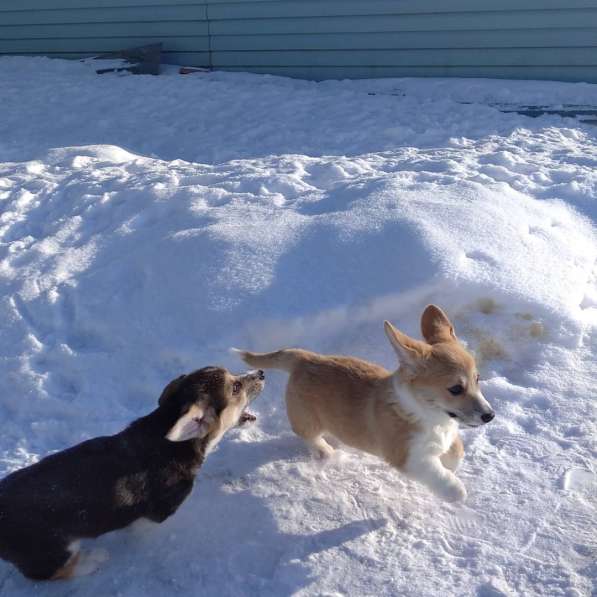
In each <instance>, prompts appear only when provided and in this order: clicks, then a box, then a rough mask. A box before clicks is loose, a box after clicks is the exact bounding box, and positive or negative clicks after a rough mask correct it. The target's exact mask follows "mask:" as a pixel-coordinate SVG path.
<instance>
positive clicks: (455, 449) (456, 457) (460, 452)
mask: <svg viewBox="0 0 597 597" xmlns="http://www.w3.org/2000/svg"><path fill="white" fill-rule="evenodd" d="M463 456H464V446H463V445H462V440H461V439H460V436H459V435H457V436H456V437H455V439H454V441H453V442H452V445H451V446H450V449H449V450H448V451H447V452H444V453H443V454H442V455H441V456H440V460H441V461H442V464H443V465H444V466H445V467H446V468H447V469H450V470H451V471H455V470H456V469H457V468H458V466H459V465H460V462H461V461H462V458H463Z"/></svg>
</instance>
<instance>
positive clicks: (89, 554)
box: [51, 542, 110, 580]
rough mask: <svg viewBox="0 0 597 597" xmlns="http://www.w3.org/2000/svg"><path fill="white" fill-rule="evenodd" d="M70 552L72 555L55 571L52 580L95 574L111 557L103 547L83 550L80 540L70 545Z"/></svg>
mask: <svg viewBox="0 0 597 597" xmlns="http://www.w3.org/2000/svg"><path fill="white" fill-rule="evenodd" d="M69 552H70V554H71V555H70V557H69V558H68V560H67V561H66V562H65V563H64V565H63V566H62V567H61V568H59V569H58V570H57V571H56V572H54V574H53V575H52V577H51V578H52V580H66V579H68V578H75V577H77V576H87V575H88V574H93V573H94V572H95V571H96V570H98V569H99V568H100V566H101V565H102V564H103V563H104V562H106V561H107V560H108V559H109V557H110V556H109V554H108V552H107V551H106V550H105V549H102V548H94V549H89V550H84V551H81V550H80V549H79V543H78V542H77V543H74V544H72V545H71V546H70V547H69Z"/></svg>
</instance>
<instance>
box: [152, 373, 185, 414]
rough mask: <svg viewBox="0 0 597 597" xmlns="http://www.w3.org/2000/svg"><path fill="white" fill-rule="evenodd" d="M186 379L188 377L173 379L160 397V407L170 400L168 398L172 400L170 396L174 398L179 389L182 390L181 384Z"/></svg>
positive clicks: (182, 376)
mask: <svg viewBox="0 0 597 597" xmlns="http://www.w3.org/2000/svg"><path fill="white" fill-rule="evenodd" d="M185 377H186V375H181V376H180V377H177V378H176V379H173V380H172V381H171V382H170V383H169V384H168V385H167V386H166V387H165V388H164V389H163V390H162V393H161V394H160V397H159V399H158V405H159V406H162V405H163V404H164V402H165V401H166V400H168V398H170V396H172V394H175V393H176V392H177V391H178V388H180V384H181V382H182V380H183V379H184V378H185Z"/></svg>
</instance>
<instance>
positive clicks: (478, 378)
mask: <svg viewBox="0 0 597 597" xmlns="http://www.w3.org/2000/svg"><path fill="white" fill-rule="evenodd" d="M480 379H481V378H480V377H479V374H478V373H477V383H479V380H480Z"/></svg>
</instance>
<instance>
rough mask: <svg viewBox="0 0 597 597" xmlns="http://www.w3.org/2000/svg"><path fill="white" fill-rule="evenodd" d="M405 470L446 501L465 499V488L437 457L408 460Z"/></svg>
mask: <svg viewBox="0 0 597 597" xmlns="http://www.w3.org/2000/svg"><path fill="white" fill-rule="evenodd" d="M405 472H406V473H407V474H408V476H409V477H411V478H412V479H415V480H416V481H419V482H421V483H423V484H424V485H425V486H427V487H428V488H429V489H430V490H431V491H432V492H433V493H435V494H436V495H437V496H439V497H441V498H442V499H444V500H445V501H447V502H459V501H463V500H465V499H466V489H465V487H464V485H463V484H462V481H461V480H460V479H459V478H458V477H457V476H456V475H455V474H454V473H453V472H452V471H450V470H448V469H447V468H445V467H444V465H443V464H442V462H441V461H440V459H439V458H438V457H435V456H434V457H428V458H425V459H420V460H419V459H416V460H410V461H409V462H408V463H407V466H406V471H405Z"/></svg>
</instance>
